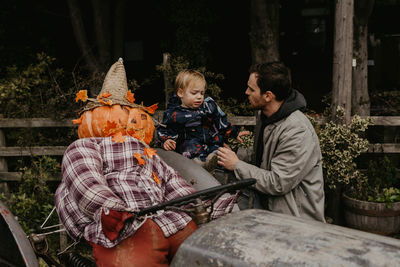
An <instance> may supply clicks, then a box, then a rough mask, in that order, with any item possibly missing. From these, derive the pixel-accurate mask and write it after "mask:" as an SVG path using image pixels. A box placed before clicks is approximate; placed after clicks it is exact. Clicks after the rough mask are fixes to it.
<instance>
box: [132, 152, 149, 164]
mask: <svg viewBox="0 0 400 267" xmlns="http://www.w3.org/2000/svg"><path fill="white" fill-rule="evenodd" d="M133 156H134V157H135V158H136V159H137V161H138V163H139V165H144V164H145V163H146V162H145V161H144V159H142V155H140V154H139V153H135V154H133Z"/></svg>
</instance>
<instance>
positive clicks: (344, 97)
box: [332, 0, 354, 123]
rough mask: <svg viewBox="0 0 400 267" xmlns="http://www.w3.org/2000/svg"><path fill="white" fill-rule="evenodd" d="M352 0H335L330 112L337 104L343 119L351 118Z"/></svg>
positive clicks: (348, 119) (347, 120)
mask: <svg viewBox="0 0 400 267" xmlns="http://www.w3.org/2000/svg"><path fill="white" fill-rule="evenodd" d="M353 17H354V0H337V1H336V5H335V29H334V44H333V73H332V114H333V116H334V115H335V114H336V108H337V106H342V107H343V108H344V110H345V112H346V117H345V121H346V123H349V122H350V118H351V87H352V57H353Z"/></svg>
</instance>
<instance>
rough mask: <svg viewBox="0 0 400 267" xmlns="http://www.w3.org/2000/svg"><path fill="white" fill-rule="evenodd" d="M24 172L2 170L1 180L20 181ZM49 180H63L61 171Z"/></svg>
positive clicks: (0, 173)
mask: <svg viewBox="0 0 400 267" xmlns="http://www.w3.org/2000/svg"><path fill="white" fill-rule="evenodd" d="M21 178H22V173H20V172H0V183H1V182H18V181H21ZM48 181H61V173H58V174H55V175H54V177H51V178H50V179H49V180H48Z"/></svg>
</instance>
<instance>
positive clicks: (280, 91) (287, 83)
mask: <svg viewBox="0 0 400 267" xmlns="http://www.w3.org/2000/svg"><path fill="white" fill-rule="evenodd" d="M249 72H250V74H251V73H256V74H257V76H258V78H257V85H258V87H260V90H261V92H260V93H261V94H263V93H265V92H267V91H271V92H272V93H274V95H275V96H276V100H278V101H282V100H284V99H286V98H287V97H288V96H289V95H290V93H291V91H292V79H291V75H290V69H289V68H288V67H286V66H285V65H284V64H283V63H282V62H279V61H274V62H269V63H261V64H254V65H252V66H251V67H250V69H249Z"/></svg>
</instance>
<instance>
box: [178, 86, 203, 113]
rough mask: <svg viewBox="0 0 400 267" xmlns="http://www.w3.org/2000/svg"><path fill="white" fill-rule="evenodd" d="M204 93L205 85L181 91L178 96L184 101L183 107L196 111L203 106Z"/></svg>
mask: <svg viewBox="0 0 400 267" xmlns="http://www.w3.org/2000/svg"><path fill="white" fill-rule="evenodd" d="M204 92H205V87H204V85H203V84H193V85H191V86H189V87H188V88H186V89H179V90H178V93H177V94H178V96H179V98H180V99H181V101H182V107H185V108H193V109H196V108H199V107H200V105H201V104H203V101H204Z"/></svg>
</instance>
